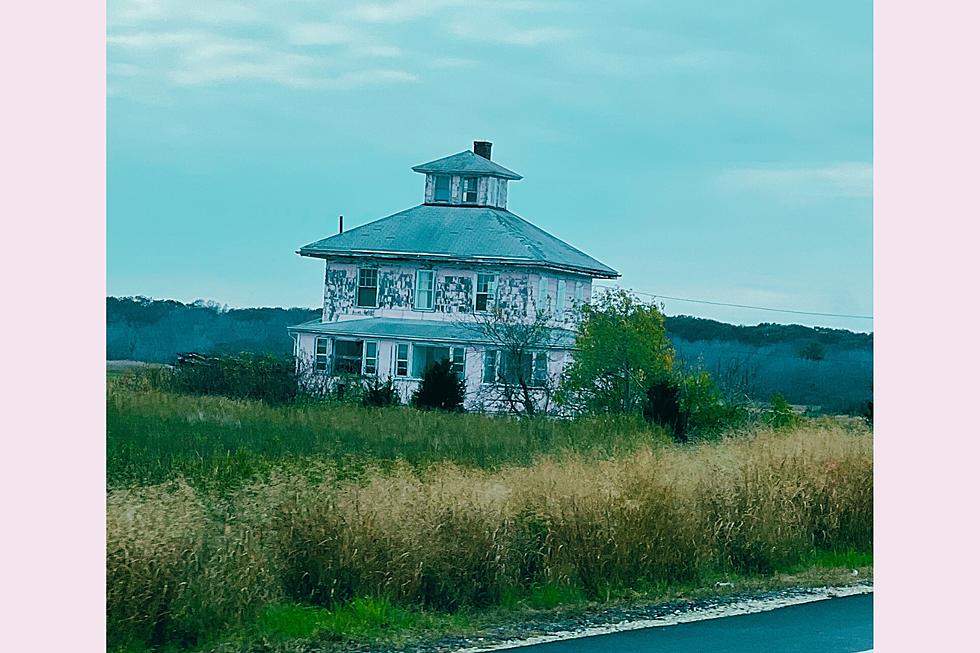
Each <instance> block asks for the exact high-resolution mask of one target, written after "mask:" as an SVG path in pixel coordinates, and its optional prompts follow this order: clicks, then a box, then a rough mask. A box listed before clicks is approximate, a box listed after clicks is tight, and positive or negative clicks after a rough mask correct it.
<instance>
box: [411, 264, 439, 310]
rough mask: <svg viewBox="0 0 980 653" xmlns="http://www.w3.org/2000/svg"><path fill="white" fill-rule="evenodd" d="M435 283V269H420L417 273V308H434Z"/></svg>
mask: <svg viewBox="0 0 980 653" xmlns="http://www.w3.org/2000/svg"><path fill="white" fill-rule="evenodd" d="M435 283H436V273H435V271H433V270H419V271H417V272H416V273H415V310H417V311H431V310H432V295H433V290H434V289H435Z"/></svg>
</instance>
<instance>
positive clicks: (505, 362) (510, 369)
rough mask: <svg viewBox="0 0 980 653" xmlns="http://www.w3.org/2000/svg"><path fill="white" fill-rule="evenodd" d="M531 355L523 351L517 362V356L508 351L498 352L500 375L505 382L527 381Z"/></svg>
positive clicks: (530, 370)
mask: <svg viewBox="0 0 980 653" xmlns="http://www.w3.org/2000/svg"><path fill="white" fill-rule="evenodd" d="M532 363H533V361H532V356H531V354H529V353H526V352H525V353H523V354H521V356H520V362H518V358H517V356H516V355H515V354H514V353H512V352H509V351H505V352H501V354H500V368H501V369H500V376H501V378H502V379H503V381H504V382H505V383H520V382H521V381H522V380H523V381H525V382H526V381H529V380H530V379H531V372H532Z"/></svg>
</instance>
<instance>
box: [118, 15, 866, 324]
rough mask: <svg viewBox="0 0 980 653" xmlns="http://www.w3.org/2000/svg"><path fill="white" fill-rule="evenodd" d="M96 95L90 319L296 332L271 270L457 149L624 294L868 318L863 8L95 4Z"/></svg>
mask: <svg viewBox="0 0 980 653" xmlns="http://www.w3.org/2000/svg"><path fill="white" fill-rule="evenodd" d="M107 75H108V78H107V85H108V94H109V97H108V109H107V111H108V139H107V147H108V152H107V155H108V227H107V229H108V261H107V275H108V278H107V287H108V293H109V294H111V295H134V294H141V295H148V296H152V297H158V298H175V299H179V300H182V301H191V300H194V299H198V298H204V299H213V300H216V301H218V302H220V303H226V304H228V305H230V306H317V305H319V304H320V303H321V293H322V274H323V263H322V262H321V261H316V260H309V259H301V258H300V257H299V256H298V255H296V254H295V250H296V249H298V248H299V247H300V246H301V245H304V244H306V243H309V242H311V241H314V240H317V239H319V238H322V237H324V236H327V235H330V234H332V233H335V231H336V228H337V215H338V214H341V213H342V214H344V216H345V225H346V227H347V228H351V227H355V226H357V225H360V224H363V223H365V222H368V221H371V220H373V219H376V218H380V217H383V216H386V215H389V214H391V213H394V212H396V211H399V210H402V209H405V208H408V207H410V206H414V205H415V204H418V203H420V202H421V199H422V185H423V178H422V176H421V175H419V174H416V173H413V172H412V171H411V170H410V168H411V166H413V165H416V164H419V163H422V162H425V161H429V160H432V159H436V158H440V157H442V156H445V155H448V154H453V153H455V152H458V151H460V150H463V149H468V148H469V147H470V146H471V145H472V141H473V140H474V139H485V140H489V141H492V142H493V143H494V146H493V158H494V160H495V161H497V162H499V163H501V164H502V165H504V166H506V167H508V168H510V169H512V170H515V171H517V172H519V173H521V174H522V175H524V179H523V180H522V181H519V182H513V183H511V185H510V192H509V197H508V208H509V209H510V210H511V211H513V212H515V213H517V214H518V215H520V216H522V217H524V218H526V219H528V220H530V221H531V222H533V223H534V224H536V225H538V226H540V227H541V228H543V229H546V230H548V231H550V232H551V233H553V234H555V235H556V236H558V237H560V238H562V239H564V240H566V241H568V242H569V243H571V244H572V245H574V246H576V247H578V248H580V249H582V250H584V251H586V252H587V253H589V254H590V255H592V256H594V257H595V258H597V259H599V260H601V261H602V262H604V263H606V264H608V265H610V266H611V267H613V268H615V269H617V270H619V271H620V272H621V273H622V274H623V277H622V279H621V280H620V281H619V283H621V284H622V285H624V286H626V287H630V288H633V289H636V290H639V291H651V292H655V293H660V294H664V295H671V296H676V297H686V298H693V299H703V300H709V301H715V302H728V303H737V304H749V305H761V306H769V307H775V308H784V309H792V310H803V311H816V312H826V313H845V314H856V315H871V310H872V200H871V180H872V174H871V157H872V3H871V2H870V0H868V1H865V0H842V1H828V0H823V1H821V2H813V1H812V0H807V1H799V2H797V1H791V0H772V1H761V0H759V1H754V0H742V1H737V2H736V1H732V2H717V1H713V2H699V1H692V0H684V1H681V0H671V1H660V2H656V1H648V2H611V3H598V2H588V1H586V2H564V1H562V2H534V1H527V2H525V1H521V0H513V1H507V0H503V1H499V2H491V1H489V0H482V1H481V0H475V1H466V2H463V1H459V0H447V1H439V0H429V1H426V2H417V1H413V0H405V1H400V2H384V3H377V4H376V3H360V4H359V3H356V2H313V1H297V2H283V1H277V2H272V1H269V2H266V1H256V2H251V3H244V4H237V3H223V2H199V1H198V2H184V1H180V0H178V1H171V2H155V1H128V2H114V1H112V0H110V1H109V3H108V71H107ZM664 303H665V305H666V312H667V313H668V314H676V313H686V314H691V315H700V316H704V317H711V318H714V319H720V320H724V321H728V322H735V323H745V324H756V323H759V322H786V323H789V322H795V323H801V324H811V325H823V326H837V327H844V328H850V329H854V330H862V331H868V330H870V329H871V327H872V323H871V321H870V320H859V319H847V318H830V317H817V316H803V315H790V314H780V313H771V312H761V311H756V310H749V309H737V308H728V307H716V306H710V305H704V304H693V303H684V302H678V301H673V300H665V301H664Z"/></svg>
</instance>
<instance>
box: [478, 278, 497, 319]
mask: <svg viewBox="0 0 980 653" xmlns="http://www.w3.org/2000/svg"><path fill="white" fill-rule="evenodd" d="M496 288H497V275H495V274H478V275H476V310H478V311H487V310H490V308H491V307H492V306H493V297H494V293H495V292H496Z"/></svg>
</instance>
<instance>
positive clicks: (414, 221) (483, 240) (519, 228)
mask: <svg viewBox="0 0 980 653" xmlns="http://www.w3.org/2000/svg"><path fill="white" fill-rule="evenodd" d="M299 254H301V255H303V256H313V257H317V258H331V257H372V258H392V259H406V258H419V259H425V260H445V261H453V262H466V263H506V264H508V265H520V266H526V267H546V268H552V269H556V270H564V271H568V272H577V273H580V274H587V275H589V276H593V277H602V278H607V279H609V278H614V277H618V276H619V273H618V272H616V271H615V270H613V269H612V268H610V267H609V266H607V265H605V264H603V263H600V262H599V261H597V260H595V259H594V258H592V257H591V256H589V255H588V254H586V253H584V252H582V251H580V250H578V249H575V248H574V247H572V246H571V245H569V244H568V243H566V242H565V241H563V240H560V239H558V238H555V237H554V236H552V235H551V234H549V233H548V232H546V231H544V230H543V229H539V228H538V227H535V226H534V225H533V224H531V223H530V222H528V221H527V220H525V219H523V218H521V217H520V216H518V215H515V214H513V213H511V212H510V211H507V210H506V209H497V208H493V207H489V206H474V207H469V206H446V205H433V204H420V205H419V206H415V207H413V208H410V209H407V210H405V211H400V212H399V213H395V214H393V215H389V216H387V217H385V218H381V219H380V220H375V221H374V222H369V223H368V224H365V225H362V226H360V227H356V228H354V229H351V230H349V231H345V232H344V233H341V234H336V235H334V236H330V237H329V238H324V239H323V240H318V241H316V242H314V243H310V244H309V245H305V246H304V247H302V248H300V250H299Z"/></svg>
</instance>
